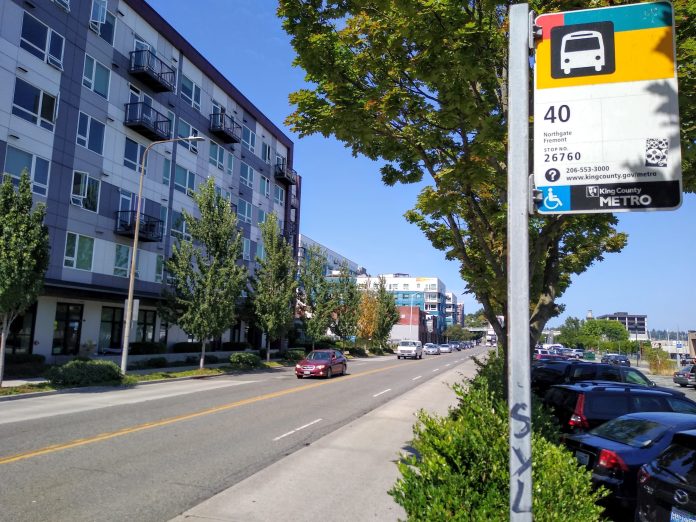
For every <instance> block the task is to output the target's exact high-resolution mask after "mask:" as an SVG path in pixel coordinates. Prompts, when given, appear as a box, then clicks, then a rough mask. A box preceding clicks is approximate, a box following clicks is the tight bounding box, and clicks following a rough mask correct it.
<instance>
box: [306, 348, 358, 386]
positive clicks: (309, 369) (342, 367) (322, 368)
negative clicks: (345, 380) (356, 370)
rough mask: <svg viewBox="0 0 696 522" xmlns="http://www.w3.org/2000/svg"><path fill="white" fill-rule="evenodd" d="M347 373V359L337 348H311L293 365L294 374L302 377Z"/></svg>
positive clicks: (329, 376)
mask: <svg viewBox="0 0 696 522" xmlns="http://www.w3.org/2000/svg"><path fill="white" fill-rule="evenodd" d="M337 373H338V374H341V375H345V374H346V373H348V360H347V359H346V357H345V356H344V355H343V354H342V353H341V352H339V351H338V350H313V351H311V352H309V353H308V354H307V357H305V358H304V359H302V360H301V361H300V362H298V363H297V364H296V365H295V375H296V376H297V378H298V379H302V378H303V377H326V378H327V379H330V378H331V377H332V376H333V375H335V374H337Z"/></svg>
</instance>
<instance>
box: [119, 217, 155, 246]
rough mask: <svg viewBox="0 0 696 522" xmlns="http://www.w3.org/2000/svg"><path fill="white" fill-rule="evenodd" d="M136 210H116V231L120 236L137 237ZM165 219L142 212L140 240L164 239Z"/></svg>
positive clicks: (153, 240) (139, 230)
mask: <svg viewBox="0 0 696 522" xmlns="http://www.w3.org/2000/svg"><path fill="white" fill-rule="evenodd" d="M135 215H136V212H135V210H119V211H117V212H116V214H115V217H116V228H115V229H114V232H115V233H116V234H118V235H120V236H126V237H135ZM163 235H164V221H162V220H161V219H158V218H156V217H153V216H148V215H147V214H143V213H142V212H141V213H140V226H139V229H138V240H139V241H143V242H157V241H162V237H163Z"/></svg>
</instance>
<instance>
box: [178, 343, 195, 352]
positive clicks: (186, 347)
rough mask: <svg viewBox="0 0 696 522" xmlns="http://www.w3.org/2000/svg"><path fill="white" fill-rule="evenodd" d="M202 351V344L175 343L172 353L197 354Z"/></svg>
mask: <svg viewBox="0 0 696 522" xmlns="http://www.w3.org/2000/svg"><path fill="white" fill-rule="evenodd" d="M200 351H201V343H174V344H173V345H172V348H171V352H172V353H196V352H200Z"/></svg>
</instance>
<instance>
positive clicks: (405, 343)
mask: <svg viewBox="0 0 696 522" xmlns="http://www.w3.org/2000/svg"><path fill="white" fill-rule="evenodd" d="M399 346H416V343H414V342H413V341H402V342H400V343H399Z"/></svg>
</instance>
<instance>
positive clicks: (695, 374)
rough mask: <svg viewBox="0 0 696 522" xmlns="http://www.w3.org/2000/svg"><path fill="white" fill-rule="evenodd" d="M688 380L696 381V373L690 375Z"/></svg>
mask: <svg viewBox="0 0 696 522" xmlns="http://www.w3.org/2000/svg"><path fill="white" fill-rule="evenodd" d="M688 378H689V379H694V378H696V373H690V374H689V377H688Z"/></svg>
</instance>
